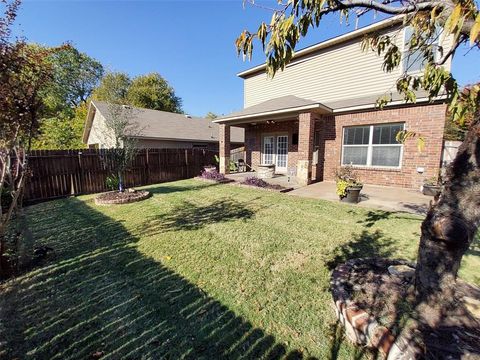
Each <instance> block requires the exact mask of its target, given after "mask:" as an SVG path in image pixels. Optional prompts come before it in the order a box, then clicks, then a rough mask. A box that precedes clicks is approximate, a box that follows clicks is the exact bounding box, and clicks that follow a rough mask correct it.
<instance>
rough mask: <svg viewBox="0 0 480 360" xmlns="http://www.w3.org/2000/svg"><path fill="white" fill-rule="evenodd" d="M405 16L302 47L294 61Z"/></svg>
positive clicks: (244, 73)
mask: <svg viewBox="0 0 480 360" xmlns="http://www.w3.org/2000/svg"><path fill="white" fill-rule="evenodd" d="M404 16H405V15H397V16H393V17H391V18H388V19H385V20H382V21H379V22H377V23H374V24H371V25H368V26H365V27H363V28H360V29H357V30H354V31H351V32H348V33H346V34H343V35H340V36H337V37H334V38H332V39H328V40H325V41H322V42H320V43H318V44H316V45H312V46H309V47H306V48H304V49H301V50H299V51H298V52H296V53H295V55H294V56H293V59H292V61H293V60H295V58H298V57H300V56H303V55H307V54H309V53H312V52H315V51H317V50H320V49H323V48H326V47H329V46H333V45H336V44H339V43H342V42H345V41H347V40H350V39H353V38H356V37H358V36H361V35H363V34H365V33H368V32H371V31H375V30H378V29H381V28H384V27H387V26H388V25H391V24H395V23H397V22H400V20H402V19H403V17H404ZM265 68H266V65H265V64H261V65H257V66H254V67H252V68H250V69H247V70H244V71H241V72H239V73H237V76H239V77H245V76H247V75H250V74H253V73H256V72H258V71H260V70H263V69H265Z"/></svg>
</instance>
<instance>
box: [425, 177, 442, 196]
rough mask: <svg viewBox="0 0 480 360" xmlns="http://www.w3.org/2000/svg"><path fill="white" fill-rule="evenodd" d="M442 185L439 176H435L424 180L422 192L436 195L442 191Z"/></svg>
mask: <svg viewBox="0 0 480 360" xmlns="http://www.w3.org/2000/svg"><path fill="white" fill-rule="evenodd" d="M440 190H441V185H440V181H439V178H437V177H436V176H433V177H431V178H428V179H425V180H424V181H423V187H422V193H423V195H427V196H436V195H438V194H439V193H440Z"/></svg>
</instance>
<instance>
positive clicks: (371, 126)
mask: <svg viewBox="0 0 480 360" xmlns="http://www.w3.org/2000/svg"><path fill="white" fill-rule="evenodd" d="M392 125H403V130H405V123H404V122H391V123H390V122H388V123H379V124H368V125H352V126H344V127H343V128H342V145H341V152H340V165H341V166H348V165H350V166H352V167H354V168H359V169H362V168H363V169H368V170H375V169H378V170H401V169H402V162H403V150H404V146H403V144H400V143H399V144H374V143H373V129H374V128H375V126H392ZM366 126H368V127H369V138H368V144H352V145H348V144H347V145H345V144H344V141H345V129H348V128H355V127H366ZM379 146H382V147H400V156H399V161H398V166H386V165H372V155H373V148H374V147H379ZM345 147H367V163H366V164H365V165H359V164H357V165H356V164H344V163H343V153H344V148H345Z"/></svg>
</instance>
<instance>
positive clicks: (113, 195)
mask: <svg viewBox="0 0 480 360" xmlns="http://www.w3.org/2000/svg"><path fill="white" fill-rule="evenodd" d="M151 195H152V194H151V193H149V192H148V191H145V190H137V191H133V192H130V191H124V192H118V191H109V192H106V193H103V194H100V195H97V196H96V197H95V204H97V205H114V204H128V203H132V202H137V201H142V200H145V199H148V198H149V197H150V196H151Z"/></svg>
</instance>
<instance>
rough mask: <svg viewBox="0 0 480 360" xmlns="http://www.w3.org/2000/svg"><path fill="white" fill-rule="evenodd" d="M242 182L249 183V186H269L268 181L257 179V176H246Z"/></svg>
mask: <svg viewBox="0 0 480 360" xmlns="http://www.w3.org/2000/svg"><path fill="white" fill-rule="evenodd" d="M242 184H245V185H251V186H257V187H261V188H268V187H270V184H269V183H267V182H266V181H265V180H262V179H259V178H258V177H256V176H249V177H247V178H246V179H245V180H244V181H243V182H242Z"/></svg>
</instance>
